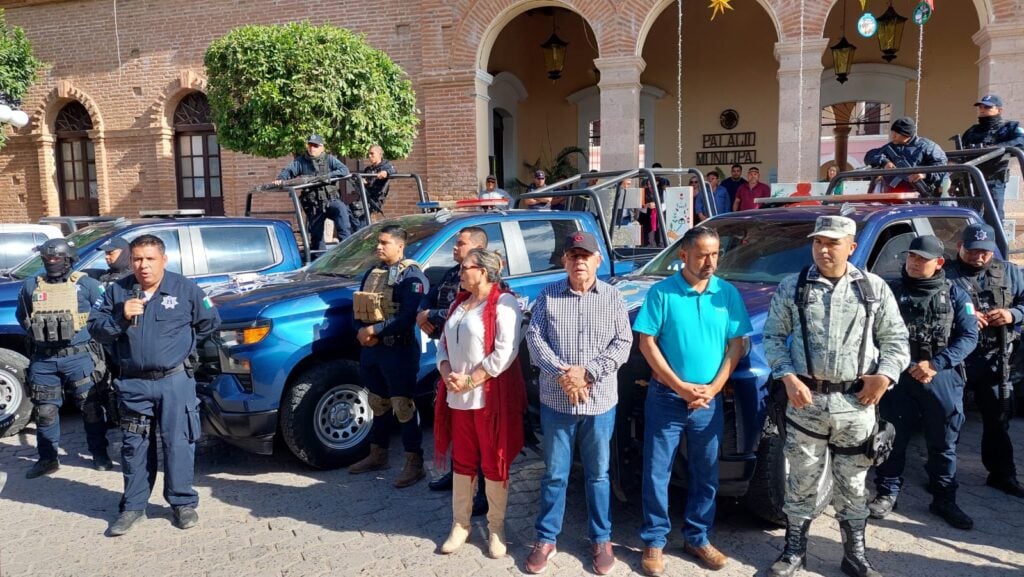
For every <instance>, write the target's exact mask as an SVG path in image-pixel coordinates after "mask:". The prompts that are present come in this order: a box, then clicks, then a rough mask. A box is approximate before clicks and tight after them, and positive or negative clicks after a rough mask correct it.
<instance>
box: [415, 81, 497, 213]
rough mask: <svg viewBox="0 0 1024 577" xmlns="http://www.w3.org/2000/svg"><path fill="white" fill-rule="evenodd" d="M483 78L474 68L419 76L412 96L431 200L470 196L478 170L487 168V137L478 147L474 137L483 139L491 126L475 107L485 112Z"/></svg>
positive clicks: (476, 183) (474, 187) (425, 181)
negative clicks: (417, 112)
mask: <svg viewBox="0 0 1024 577" xmlns="http://www.w3.org/2000/svg"><path fill="white" fill-rule="evenodd" d="M482 80H483V79H481V78H480V77H479V75H478V74H477V70H476V69H471V70H452V71H444V72H431V73H424V74H422V75H420V77H419V84H418V86H417V87H416V98H417V100H418V101H419V105H420V109H421V111H422V112H421V113H420V114H421V118H424V119H426V121H425V122H424V123H423V125H422V127H421V128H420V137H421V142H422V143H423V146H424V152H425V155H424V157H425V169H424V171H423V172H424V173H425V174H426V178H424V182H423V186H424V187H425V188H426V189H427V191H428V193H429V194H430V198H431V200H451V199H456V198H468V197H470V196H475V195H476V192H477V190H478V187H479V181H480V180H482V179H478V178H477V174H485V173H484V172H483V171H486V170H487V146H486V142H487V141H486V140H484V141H483V142H484V145H483V146H482V147H481V146H480V145H478V140H480V139H486V138H487V131H488V127H489V126H490V123H485V124H480V122H481V116H480V110H481V108H482V109H483V110H484V111H486V110H487V101H486V100H482V99H481V94H480V92H481V84H484V86H483V97H485V98H486V94H487V90H486V84H485V83H484V82H482ZM483 118H486V112H485V113H484V115H483ZM481 155H483V161H481V160H480V158H481ZM422 176H423V175H421V177H422ZM414 202H416V201H414Z"/></svg>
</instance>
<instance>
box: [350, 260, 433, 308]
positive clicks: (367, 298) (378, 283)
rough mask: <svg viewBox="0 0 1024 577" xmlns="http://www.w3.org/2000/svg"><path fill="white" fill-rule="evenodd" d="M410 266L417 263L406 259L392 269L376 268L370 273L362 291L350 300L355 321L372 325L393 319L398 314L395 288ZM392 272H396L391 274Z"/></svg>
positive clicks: (417, 264)
mask: <svg viewBox="0 0 1024 577" xmlns="http://www.w3.org/2000/svg"><path fill="white" fill-rule="evenodd" d="M410 266H419V263H417V262H416V261H415V260H413V259H409V258H407V259H404V260H402V261H400V262H399V263H398V264H397V265H395V266H394V267H387V268H380V267H377V268H374V269H373V270H372V271H370V274H369V275H367V277H366V282H365V283H364V284H363V290H361V291H358V292H356V294H355V296H354V297H353V299H352V309H353V314H354V315H355V317H356V320H359V321H361V322H364V323H371V324H373V323H379V322H383V321H385V320H387V319H390V318H391V317H393V316H394V315H395V313H397V312H398V305H397V304H396V303H395V301H394V292H395V286H396V285H397V284H398V280H399V279H400V278H401V276H402V273H403V272H404V271H405V269H407V268H409V267H410ZM396 267H397V268H396ZM392 271H396V272H395V273H394V274H392Z"/></svg>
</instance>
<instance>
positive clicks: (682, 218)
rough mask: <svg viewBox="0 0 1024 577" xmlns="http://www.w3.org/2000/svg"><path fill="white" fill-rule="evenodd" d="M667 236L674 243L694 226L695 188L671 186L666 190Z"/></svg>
mask: <svg viewBox="0 0 1024 577" xmlns="http://www.w3.org/2000/svg"><path fill="white" fill-rule="evenodd" d="M664 209H665V215H666V217H665V223H666V226H665V234H666V235H667V236H668V239H669V241H673V240H675V239H677V238H679V237H681V236H683V233H684V232H686V231H687V230H689V229H690V227H692V226H693V187H692V186H670V187H668V188H666V189H665V203H664Z"/></svg>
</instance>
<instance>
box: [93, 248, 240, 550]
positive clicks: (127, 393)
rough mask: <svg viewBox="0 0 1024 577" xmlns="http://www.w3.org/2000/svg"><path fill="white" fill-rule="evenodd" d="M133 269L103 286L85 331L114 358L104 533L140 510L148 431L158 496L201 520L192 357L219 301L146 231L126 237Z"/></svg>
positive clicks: (124, 528) (150, 473) (123, 527)
mask: <svg viewBox="0 0 1024 577" xmlns="http://www.w3.org/2000/svg"><path fill="white" fill-rule="evenodd" d="M131 255H132V269H133V271H134V273H135V275H134V276H133V277H126V278H123V279H121V280H119V281H117V282H116V283H114V284H112V285H111V286H110V288H109V289H108V290H107V292H106V295H105V298H104V299H103V304H102V306H101V307H100V309H99V310H97V311H95V312H94V313H93V315H92V317H91V318H90V319H89V332H90V333H91V334H92V335H93V337H94V338H96V339H97V340H98V341H100V342H104V343H108V342H110V343H113V344H114V349H115V351H116V352H115V355H114V356H115V357H116V358H117V360H118V362H119V363H120V371H121V373H120V378H118V380H117V391H118V399H119V401H120V411H121V430H122V431H123V432H124V442H123V444H122V447H121V466H122V467H123V469H124V495H123V496H122V497H121V503H120V515H119V516H118V518H117V520H116V521H114V523H113V524H112V525H111V527H110V535H111V536H118V535H124V534H125V533H127V532H128V531H129V530H130V529H131V527H132V525H133V524H134V523H135V522H136V521H138V520H139V519H141V518H142V517H144V516H145V509H146V503H147V502H148V500H149V495H150V493H151V492H152V490H153V485H154V483H155V481H156V469H157V463H156V458H155V450H154V449H153V447H152V446H151V443H153V442H154V440H153V439H152V436H153V435H152V434H151V433H152V431H153V429H154V428H159V432H160V437H161V438H162V439H163V451H164V454H163V457H164V498H165V499H166V500H167V502H168V503H170V505H171V507H172V508H173V509H174V521H175V524H176V525H177V526H178V527H179V528H181V529H189V528H191V527H194V526H195V525H196V523H198V522H199V516H198V514H197V513H196V505H198V503H199V495H198V494H197V493H196V491H195V489H194V488H193V487H192V480H193V475H194V469H195V450H196V441H198V440H199V434H200V428H199V427H200V424H199V400H198V398H197V397H196V382H195V379H194V378H193V370H192V367H193V366H194V363H193V361H192V360H191V358H190V357H192V355H193V354H194V352H195V348H196V343H197V342H199V341H200V340H202V339H203V338H205V337H206V336H208V335H209V334H210V333H212V332H213V331H214V330H215V329H216V328H217V326H219V325H220V316H219V315H218V314H217V309H215V308H214V307H213V304H212V303H211V302H210V300H209V299H208V298H205V297H204V295H203V291H202V289H200V288H199V287H198V286H197V285H196V284H195V283H194V282H193V281H191V280H189V279H187V278H185V277H183V276H181V275H179V274H177V273H173V272H170V271H166V270H164V269H165V267H166V266H167V254H166V249H165V247H164V243H163V241H162V240H160V239H159V238H157V237H155V236H153V235H148V234H144V235H142V236H140V237H138V238H136V239H135V240H133V241H132V243H131Z"/></svg>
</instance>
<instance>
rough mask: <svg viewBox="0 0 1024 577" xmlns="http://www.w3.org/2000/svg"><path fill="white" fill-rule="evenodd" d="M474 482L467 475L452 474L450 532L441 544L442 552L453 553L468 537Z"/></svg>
mask: <svg viewBox="0 0 1024 577" xmlns="http://www.w3.org/2000/svg"><path fill="white" fill-rule="evenodd" d="M475 487H476V483H474V482H473V477H470V476H468V475H459V474H455V475H452V519H453V522H452V532H451V533H450V534H449V535H448V539H447V540H446V541H445V542H444V544H442V545H441V552H442V553H444V554H446V555H447V554H449V553H454V552H456V551H458V550H459V547H462V545H463V544H464V543H465V542H466V539H469V528H470V518H471V517H472V515H473V489H474V488H475Z"/></svg>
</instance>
